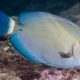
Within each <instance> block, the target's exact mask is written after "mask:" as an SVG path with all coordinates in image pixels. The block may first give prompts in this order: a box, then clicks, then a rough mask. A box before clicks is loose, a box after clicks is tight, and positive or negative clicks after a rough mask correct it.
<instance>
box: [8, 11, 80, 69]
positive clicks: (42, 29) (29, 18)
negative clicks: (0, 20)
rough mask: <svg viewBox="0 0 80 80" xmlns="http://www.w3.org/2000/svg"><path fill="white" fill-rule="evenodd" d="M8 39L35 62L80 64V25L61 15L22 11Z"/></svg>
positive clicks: (58, 66)
mask: <svg viewBox="0 0 80 80" xmlns="http://www.w3.org/2000/svg"><path fill="white" fill-rule="evenodd" d="M14 28H15V25H14ZM9 41H10V42H11V44H12V45H13V47H14V48H15V49H16V50H17V51H18V52H19V54H20V55H22V56H23V57H24V58H26V59H28V60H29V61H31V62H33V63H37V64H45V65H48V66H53V67H57V68H65V69H67V68H71V67H77V66H80V50H79V49H80V27H79V26H78V25H77V24H75V23H73V22H72V21H70V20H67V19H65V18H62V17H60V16H57V15H54V14H51V13H47V12H23V13H21V14H20V15H19V18H18V28H17V30H16V31H13V33H11V35H10V36H9Z"/></svg>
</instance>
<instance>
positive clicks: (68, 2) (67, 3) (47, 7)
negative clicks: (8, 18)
mask: <svg viewBox="0 0 80 80" xmlns="http://www.w3.org/2000/svg"><path fill="white" fill-rule="evenodd" d="M79 2H80V0H0V10H2V11H4V12H5V13H7V14H8V15H18V14H20V13H21V12H23V11H45V12H51V13H54V14H59V13H60V12H61V11H63V10H67V9H69V8H70V7H71V6H73V5H75V4H77V3H79Z"/></svg>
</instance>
